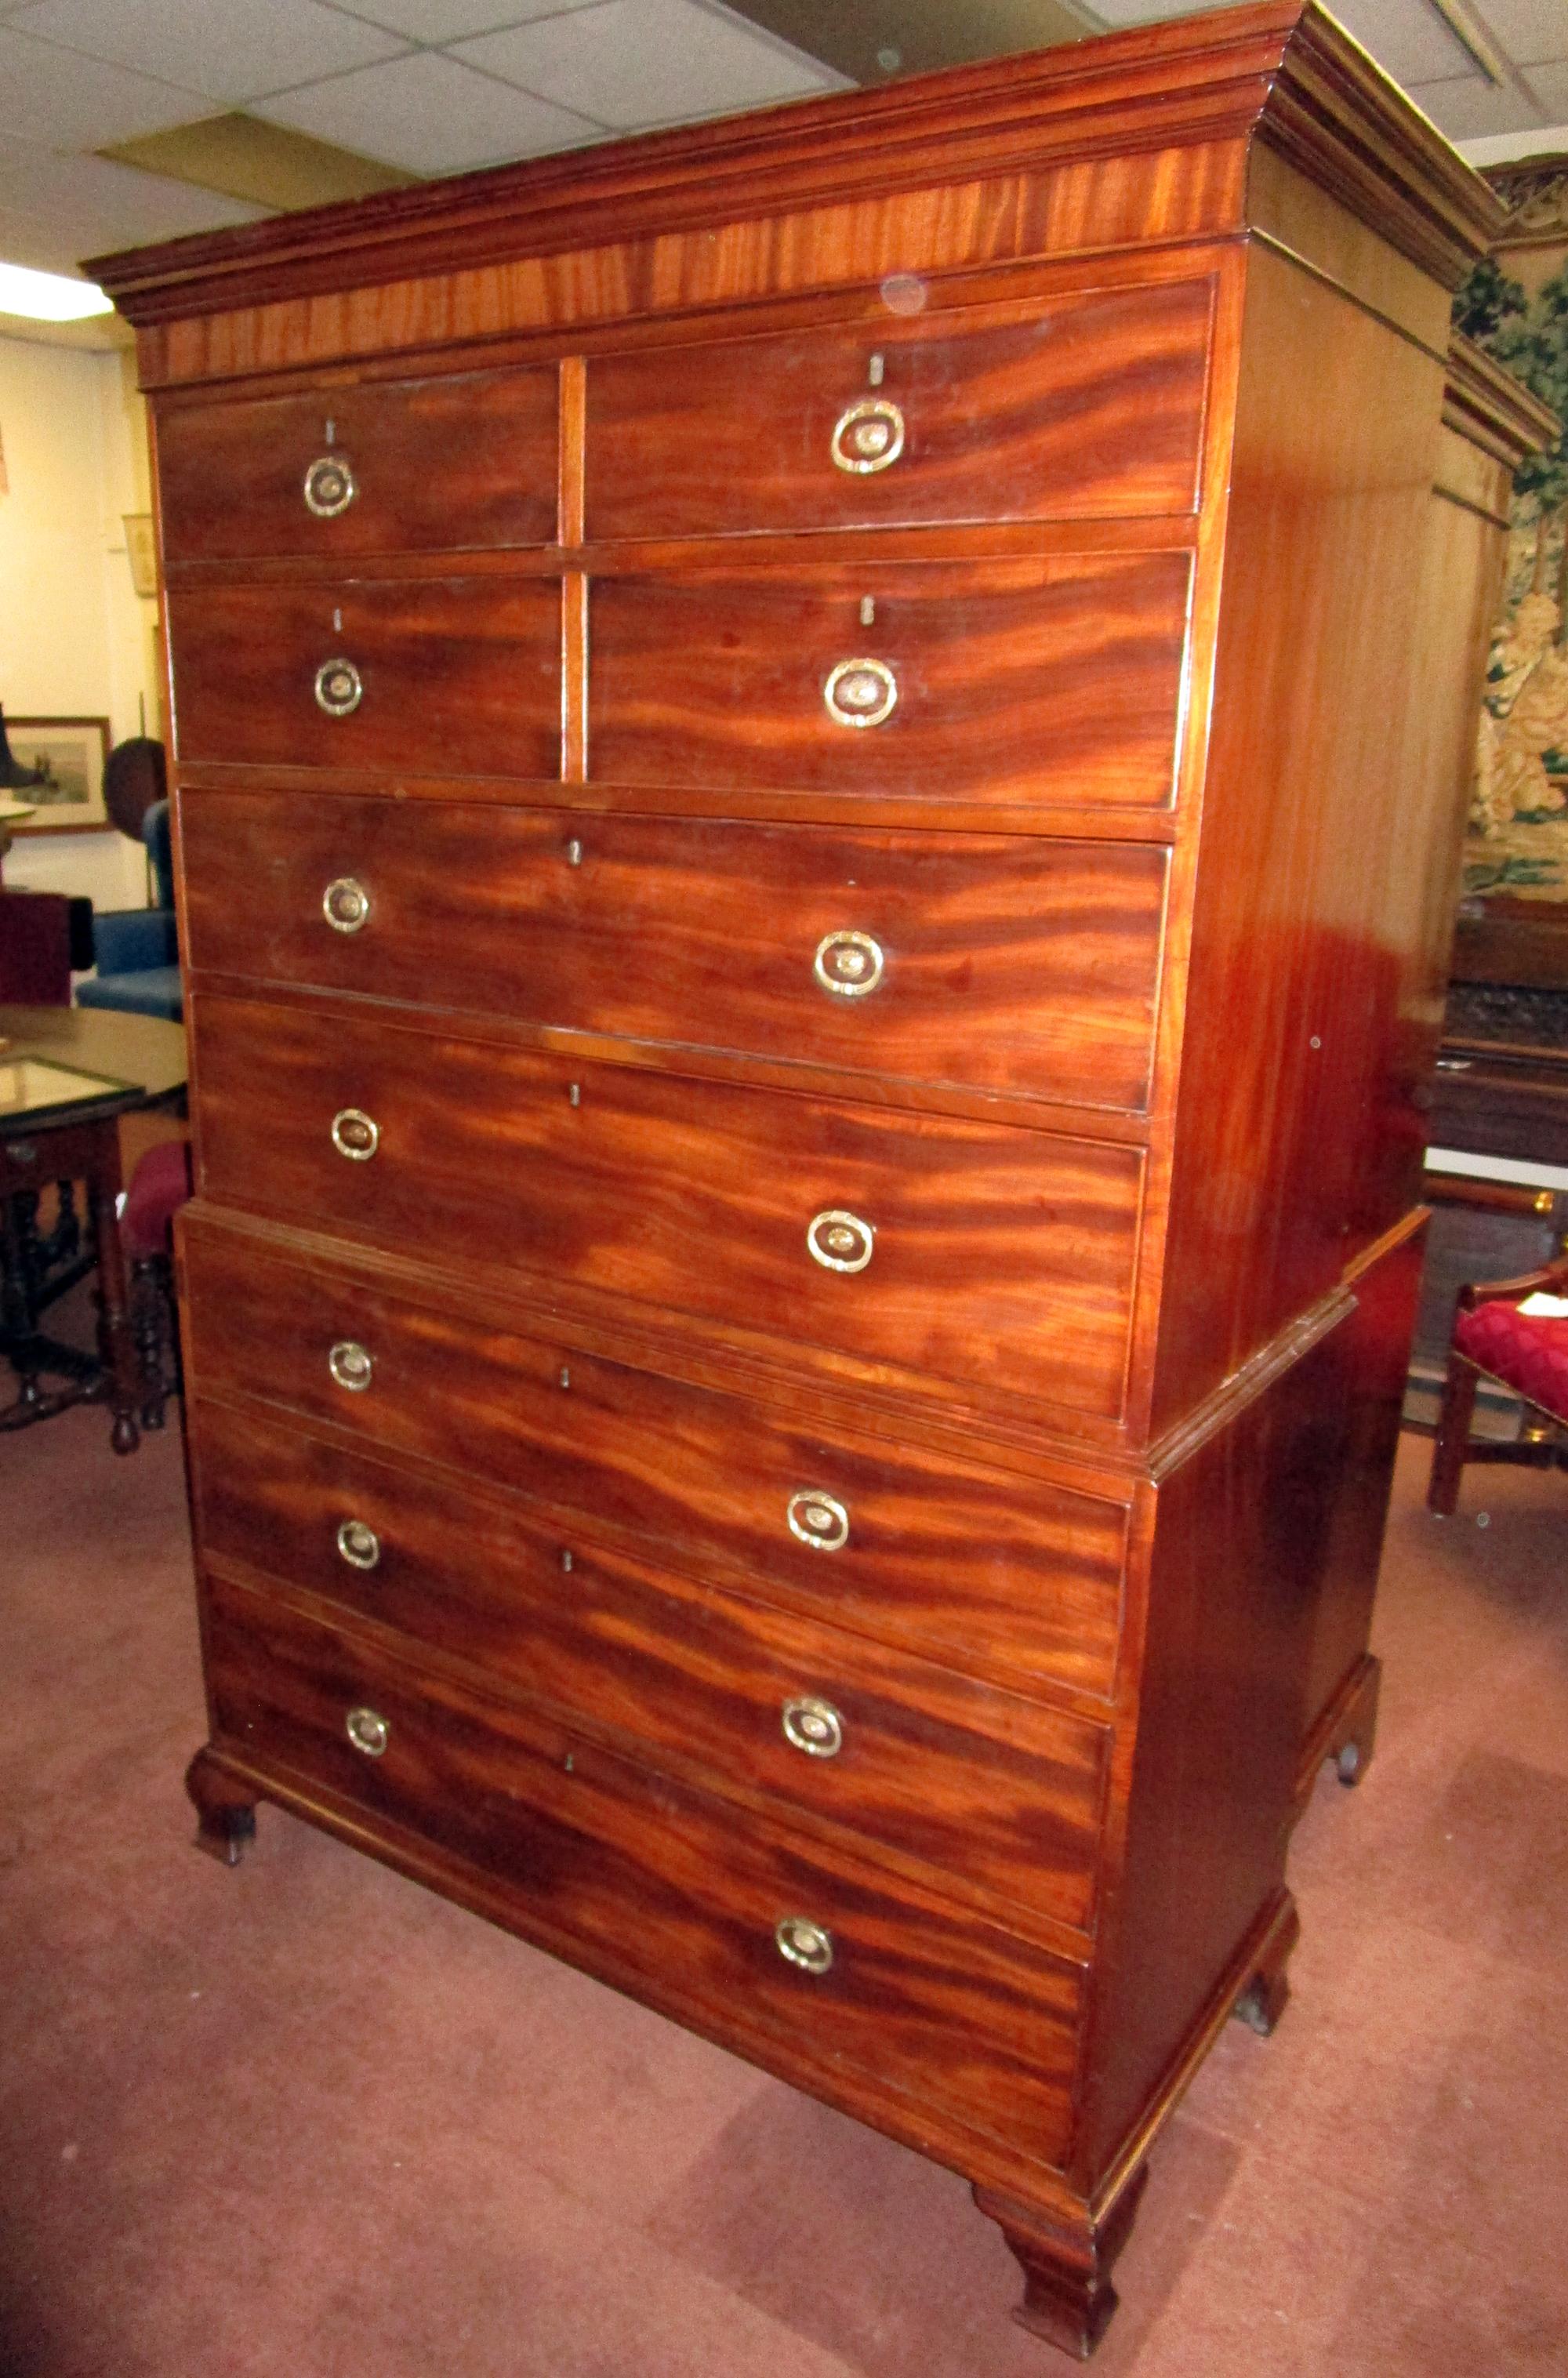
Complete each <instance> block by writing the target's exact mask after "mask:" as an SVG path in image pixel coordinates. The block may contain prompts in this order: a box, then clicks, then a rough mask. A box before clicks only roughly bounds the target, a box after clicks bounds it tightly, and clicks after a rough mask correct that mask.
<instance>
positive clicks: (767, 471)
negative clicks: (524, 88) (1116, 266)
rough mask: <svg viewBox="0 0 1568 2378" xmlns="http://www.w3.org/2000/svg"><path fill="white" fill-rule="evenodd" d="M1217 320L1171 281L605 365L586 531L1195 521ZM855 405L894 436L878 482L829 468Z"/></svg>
mask: <svg viewBox="0 0 1568 2378" xmlns="http://www.w3.org/2000/svg"><path fill="white" fill-rule="evenodd" d="M1211 303H1212V299H1211V292H1210V288H1209V286H1208V284H1207V283H1206V282H1202V281H1193V282H1174V283H1171V284H1169V285H1167V286H1165V287H1160V286H1155V287H1153V288H1150V287H1139V288H1135V289H1132V290H1121V291H1114V290H1113V291H1097V292H1094V293H1084V294H1073V295H1071V296H1065V297H1063V298H1062V299H1061V300H1060V301H1059V303H1057V304H1056V305H1049V304H1047V305H1046V306H1040V305H1039V304H1038V303H1037V302H1035V304H1032V305H1030V306H1027V307H1024V308H1018V307H1011V308H1001V307H975V308H972V309H968V310H966V311H964V312H963V313H957V314H953V313H946V312H943V313H938V314H935V315H931V316H928V317H925V318H919V319H916V320H915V321H913V322H911V321H904V322H901V321H900V320H899V319H898V318H897V317H896V316H894V317H892V318H891V319H890V320H889V321H888V322H887V323H886V324H885V325H876V324H870V323H868V324H856V326H855V327H854V328H853V329H848V330H832V331H830V330H806V331H802V332H799V333H796V334H794V335H785V336H782V337H780V336H775V337H772V338H754V339H745V340H719V341H715V342H714V343H713V344H712V345H711V346H702V347H692V346H681V347H676V348H659V347H642V348H640V349H639V350H638V351H636V352H635V353H633V354H618V355H616V354H612V355H604V356H595V357H593V358H592V360H591V362H590V364H589V366H588V414H587V435H586V475H587V508H586V514H585V518H586V524H587V533H588V534H589V535H590V536H591V537H598V538H620V537H646V536H724V535H736V534H744V533H748V532H752V531H755V530H758V529H796V528H798V529H816V528H846V527H878V526H880V525H883V524H884V523H892V522H914V521H922V522H940V521H988V520H1021V519H1022V520H1027V519H1041V518H1044V519H1053V518H1054V519H1074V520H1081V519H1095V518H1099V517H1102V516H1104V515H1107V514H1114V513H1119V512H1167V511H1190V510H1191V509H1192V507H1193V505H1194V503H1195V500H1196V496H1197V482H1198V458H1199V438H1200V431H1201V428H1202V423H1203V387H1204V379H1205V375H1206V369H1207V360H1208V343H1209V327H1210V311H1211ZM864 402H877V403H880V404H881V405H883V406H892V407H896V408H897V413H898V415H899V416H900V425H901V426H900V427H899V429H898V432H897V436H898V442H899V449H900V450H899V451H898V452H897V453H896V456H895V458H894V460H893V461H892V462H889V463H887V464H886V466H885V467H883V468H882V469H880V470H878V471H875V472H871V473H857V472H855V471H852V470H848V469H846V468H844V466H843V465H842V464H841V463H840V462H836V461H835V459H834V456H833V451H832V448H833V438H834V431H835V426H836V425H837V424H838V422H839V420H840V417H841V416H842V415H843V414H844V412H845V411H846V410H847V409H848V408H849V407H850V406H852V405H855V404H856V403H864ZM889 423H890V426H889V436H890V439H891V438H892V427H891V415H890V416H889ZM844 452H845V454H846V456H847V458H848V460H850V461H851V462H853V461H854V460H855V459H856V458H855V456H854V454H853V452H851V451H850V450H849V448H848V447H847V446H845V447H844Z"/></svg>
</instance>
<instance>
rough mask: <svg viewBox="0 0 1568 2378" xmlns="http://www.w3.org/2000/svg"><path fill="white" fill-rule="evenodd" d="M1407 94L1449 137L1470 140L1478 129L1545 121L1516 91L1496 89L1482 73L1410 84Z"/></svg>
mask: <svg viewBox="0 0 1568 2378" xmlns="http://www.w3.org/2000/svg"><path fill="white" fill-rule="evenodd" d="M1410 96H1411V98H1412V99H1413V100H1414V101H1415V102H1416V104H1417V106H1418V108H1420V109H1421V111H1422V112H1423V114H1427V115H1430V117H1431V120H1432V122H1433V123H1434V124H1435V125H1436V126H1437V128H1438V130H1439V131H1440V132H1445V133H1446V134H1447V135H1448V138H1450V140H1473V139H1474V138H1476V137H1477V136H1478V134H1479V133H1482V132H1526V131H1528V130H1529V128H1530V126H1532V125H1534V124H1545V123H1546V122H1547V120H1548V119H1547V118H1546V116H1544V115H1543V114H1541V113H1540V110H1539V109H1538V108H1534V107H1531V106H1530V104H1529V102H1527V101H1526V99H1524V98H1523V97H1522V96H1521V94H1520V93H1519V92H1518V91H1516V90H1513V89H1511V88H1504V89H1503V90H1498V89H1496V87H1495V86H1494V85H1493V84H1491V83H1490V82H1488V80H1487V79H1486V77H1485V76H1484V75H1478V74H1467V75H1454V76H1453V77H1452V78H1445V79H1444V80H1443V81H1442V82H1422V83H1413V84H1412V85H1411V87H1410Z"/></svg>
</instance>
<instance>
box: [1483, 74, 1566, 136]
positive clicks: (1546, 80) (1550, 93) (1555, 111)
mask: <svg viewBox="0 0 1568 2378" xmlns="http://www.w3.org/2000/svg"><path fill="white" fill-rule="evenodd" d="M1526 81H1527V82H1528V84H1529V86H1530V89H1531V90H1533V91H1534V92H1535V95H1536V97H1537V98H1538V100H1539V102H1540V103H1541V106H1542V108H1543V109H1544V110H1545V114H1543V116H1542V118H1541V121H1542V122H1543V123H1544V124H1562V123H1564V122H1568V63H1564V64H1562V65H1559V66H1529V67H1527V68H1526ZM1500 128H1502V127H1499V126H1492V125H1488V126H1487V129H1488V131H1489V132H1490V131H1492V130H1495V129H1500Z"/></svg>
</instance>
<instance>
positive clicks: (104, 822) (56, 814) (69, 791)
mask: <svg viewBox="0 0 1568 2378" xmlns="http://www.w3.org/2000/svg"><path fill="white" fill-rule="evenodd" d="M6 730H7V732H8V734H9V736H10V739H11V757H12V758H13V760H15V761H16V762H17V763H18V765H19V766H21V767H23V768H30V769H35V770H36V771H37V772H38V777H39V781H38V782H37V783H36V784H32V785H26V786H18V787H17V798H18V800H24V801H28V802H30V803H31V805H32V815H31V816H30V818H28V819H27V820H25V822H23V823H20V824H18V825H16V826H13V828H12V832H13V833H14V834H18V835H24V834H102V833H103V832H104V830H105V829H106V828H107V826H108V825H109V823H110V817H109V812H108V811H107V810H106V809H105V808H104V806H103V770H104V766H105V764H106V763H107V761H108V758H109V721H108V720H107V719H106V718H11V717H7V718H6Z"/></svg>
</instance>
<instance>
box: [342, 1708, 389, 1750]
mask: <svg viewBox="0 0 1568 2378" xmlns="http://www.w3.org/2000/svg"><path fill="white" fill-rule="evenodd" d="M343 1731H344V1732H345V1734H346V1735H348V1738H349V1740H350V1741H351V1742H352V1743H353V1747H354V1748H355V1749H356V1750H363V1751H364V1753H365V1757H366V1759H379V1758H380V1756H381V1753H382V1752H383V1751H384V1750H385V1749H386V1747H387V1745H388V1743H389V1741H390V1740H391V1738H392V1729H391V1727H390V1726H389V1724H388V1723H387V1721H386V1719H385V1718H384V1717H383V1716H382V1715H381V1712H380V1711H379V1710H373V1709H352V1710H350V1711H349V1713H348V1715H347V1717H346V1718H345V1719H344V1720H343Z"/></svg>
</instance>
